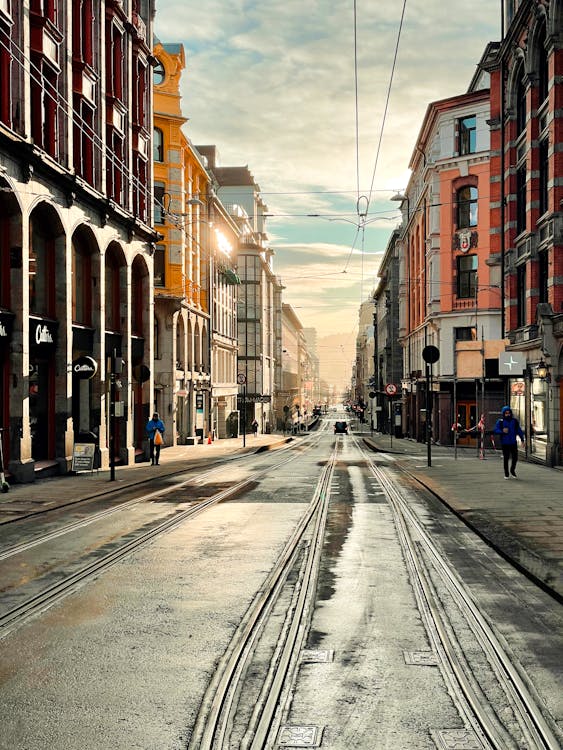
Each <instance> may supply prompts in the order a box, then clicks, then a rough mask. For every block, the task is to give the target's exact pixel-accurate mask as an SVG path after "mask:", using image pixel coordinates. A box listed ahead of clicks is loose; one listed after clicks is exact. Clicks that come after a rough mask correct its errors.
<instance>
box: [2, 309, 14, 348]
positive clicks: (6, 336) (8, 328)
mask: <svg viewBox="0 0 563 750" xmlns="http://www.w3.org/2000/svg"><path fill="white" fill-rule="evenodd" d="M14 317H15V315H14V313H11V312H8V311H7V310H0V343H1V342H2V341H9V340H10V339H11V337H12V325H13V322H14Z"/></svg>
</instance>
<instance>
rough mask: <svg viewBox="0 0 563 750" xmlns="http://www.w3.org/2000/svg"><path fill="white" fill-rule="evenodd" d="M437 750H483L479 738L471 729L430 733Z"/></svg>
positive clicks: (442, 730)
mask: <svg viewBox="0 0 563 750" xmlns="http://www.w3.org/2000/svg"><path fill="white" fill-rule="evenodd" d="M432 739H433V740H434V742H435V743H436V746H437V747H438V749H439V750H483V745H482V744H481V742H480V741H479V738H478V737H477V735H476V734H475V732H473V731H472V730H471V729H440V730H439V731H438V732H432Z"/></svg>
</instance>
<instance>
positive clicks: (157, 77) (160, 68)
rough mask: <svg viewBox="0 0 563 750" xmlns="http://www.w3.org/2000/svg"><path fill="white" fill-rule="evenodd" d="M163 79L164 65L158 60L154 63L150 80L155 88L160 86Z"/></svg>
mask: <svg viewBox="0 0 563 750" xmlns="http://www.w3.org/2000/svg"><path fill="white" fill-rule="evenodd" d="M164 78H165V70H164V65H163V64H162V63H161V62H160V60H157V61H156V65H155V66H154V68H153V73H152V80H153V83H154V85H155V86H160V84H161V83H163V82H164Z"/></svg>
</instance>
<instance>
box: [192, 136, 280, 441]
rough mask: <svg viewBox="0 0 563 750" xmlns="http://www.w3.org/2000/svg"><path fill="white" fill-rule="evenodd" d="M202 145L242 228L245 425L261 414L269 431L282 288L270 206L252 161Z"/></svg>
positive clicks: (262, 429) (239, 262) (239, 255)
mask: <svg viewBox="0 0 563 750" xmlns="http://www.w3.org/2000/svg"><path fill="white" fill-rule="evenodd" d="M197 149H198V151H199V152H200V153H201V154H202V155H204V156H205V158H206V159H207V163H208V167H209V170H210V171H211V172H212V174H213V176H214V179H215V180H216V184H217V195H218V197H219V198H220V200H221V202H222V203H223V205H224V206H225V207H226V208H227V210H228V211H229V213H230V214H231V216H232V218H233V219H234V220H235V222H236V224H237V226H238V228H239V231H240V239H239V241H238V247H237V250H236V259H237V264H236V268H237V271H236V272H237V275H238V277H239V278H240V281H241V285H240V286H239V287H238V303H237V325H238V364H237V369H238V374H237V377H238V378H240V380H243V382H242V383H240V385H239V400H238V405H239V411H240V412H241V415H240V423H241V428H242V429H249V428H250V425H251V423H252V421H253V420H254V419H256V420H257V422H258V425H259V431H260V432H269V431H270V430H271V429H272V428H273V425H274V424H275V416H274V407H273V395H274V379H275V367H276V341H278V342H279V335H278V333H277V328H276V326H277V323H276V311H278V312H279V303H278V300H279V299H280V298H281V289H280V282H279V279H277V277H276V276H275V275H274V270H273V257H274V251H273V250H272V249H271V248H270V247H268V244H267V239H268V237H267V234H266V230H265V224H266V216H265V214H266V212H267V206H266V205H265V203H264V201H263V200H262V197H261V195H260V186H259V185H258V183H257V182H256V180H255V179H254V176H253V175H252V173H251V171H250V170H249V168H248V167H247V166H244V167H222V166H220V164H219V156H218V153H217V148H216V147H215V146H198V147H197ZM239 382H240V381H239Z"/></svg>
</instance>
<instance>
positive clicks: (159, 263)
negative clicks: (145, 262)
mask: <svg viewBox="0 0 563 750" xmlns="http://www.w3.org/2000/svg"><path fill="white" fill-rule="evenodd" d="M165 261H166V247H165V246H164V245H157V246H156V248H155V251H154V285H155V286H159V287H163V286H166V284H165V276H164V269H165Z"/></svg>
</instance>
